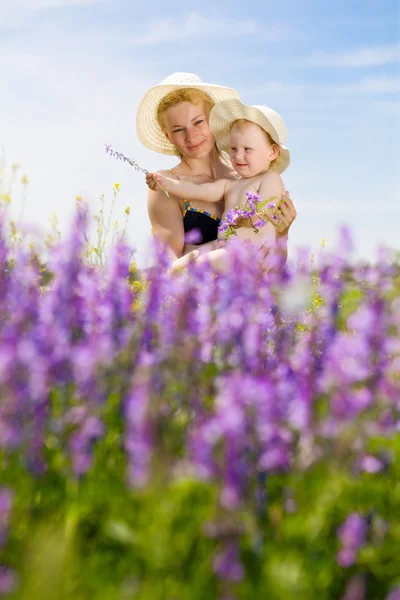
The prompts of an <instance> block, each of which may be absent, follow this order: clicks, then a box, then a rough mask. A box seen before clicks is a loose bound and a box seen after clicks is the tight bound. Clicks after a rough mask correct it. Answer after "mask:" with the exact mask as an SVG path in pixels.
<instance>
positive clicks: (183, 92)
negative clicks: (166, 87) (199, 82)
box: [156, 88, 220, 156]
mask: <svg viewBox="0 0 400 600" xmlns="http://www.w3.org/2000/svg"><path fill="white" fill-rule="evenodd" d="M182 102H190V103H191V104H198V103H199V102H202V103H203V106H204V107H205V108H207V109H208V113H210V112H211V109H212V107H213V106H214V104H215V102H214V101H213V100H212V99H211V98H210V96H208V95H207V94H206V93H205V92H203V90H198V89H196V88H180V89H178V90H174V91H173V92H170V93H169V94H167V95H166V96H164V98H163V99H162V100H161V102H160V103H159V105H158V106H157V113H156V117H157V123H158V124H159V126H160V127H161V129H162V130H164V129H165V124H164V121H163V115H164V113H165V111H166V110H168V108H171V106H177V105H178V104H181V103H182ZM216 149H217V153H218V155H220V153H219V150H218V148H216ZM176 154H177V156H182V155H181V154H180V152H179V151H178V150H176Z"/></svg>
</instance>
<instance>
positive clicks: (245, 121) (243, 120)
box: [229, 119, 281, 171]
mask: <svg viewBox="0 0 400 600" xmlns="http://www.w3.org/2000/svg"><path fill="white" fill-rule="evenodd" d="M245 123H253V121H248V120H247V119H237V120H236V121H234V122H233V123H232V125H231V126H230V129H229V133H230V132H231V131H232V129H233V127H234V126H235V125H239V127H240V125H241V124H245ZM255 125H257V123H255ZM258 127H260V126H259V125H258ZM260 129H262V131H263V132H264V134H265V136H266V138H267V141H268V143H269V145H270V146H276V147H277V149H278V156H277V157H276V158H274V160H271V162H270V163H269V167H268V171H274V168H275V166H276V164H277V162H278V159H279V156H280V153H281V148H280V146H279V144H277V143H276V142H274V140H273V139H272V137H271V136H270V134H269V133H268V131H265V129H263V128H262V127H260Z"/></svg>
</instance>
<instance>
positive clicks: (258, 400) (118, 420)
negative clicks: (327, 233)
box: [0, 209, 400, 600]
mask: <svg viewBox="0 0 400 600" xmlns="http://www.w3.org/2000/svg"><path fill="white" fill-rule="evenodd" d="M85 219H86V217H85V214H84V212H83V211H82V209H80V210H79V211H78V213H77V217H76V222H75V224H74V227H73V228H72V230H71V233H70V235H69V237H68V238H67V239H66V240H65V241H64V242H62V243H60V244H59V246H58V247H56V248H54V250H53V252H52V256H51V258H50V259H49V261H48V262H46V264H45V265H43V264H42V262H41V261H40V260H39V259H38V257H37V255H36V254H35V252H34V250H27V251H26V252H24V251H22V250H21V252H20V253H19V255H18V256H16V257H15V258H13V259H12V260H11V259H10V255H9V250H8V246H7V240H6V236H5V235H2V236H1V237H0V595H2V594H3V595H4V596H5V597H7V598H12V599H15V600H21V599H28V598H29V599H30V600H39V599H40V600H47V599H49V600H50V598H51V599H52V600H53V599H55V598H57V600H63V599H65V600H69V599H72V598H73V599H74V600H127V599H138V600H164V599H165V600H204V599H206V598H207V599H210V600H211V599H214V598H215V599H218V598H224V599H226V600H227V599H228V598H238V599H249V600H253V599H255V600H257V599H260V600H261V599H264V598H268V599H269V600H290V599H291V598H296V599H301V600H314V599H315V600H317V599H318V600H339V599H342V600H367V599H371V600H372V599H373V600H380V599H382V600H385V599H386V600H398V599H399V598H400V559H399V558H398V550H399V548H400V335H399V331H400V267H399V264H398V263H397V262H396V261H395V260H394V259H393V258H390V257H389V255H384V254H383V253H382V255H381V256H380V258H379V261H377V263H376V264H374V265H371V264H362V265H361V264H355V263H351V262H350V260H349V259H347V258H346V257H345V256H344V255H343V253H342V254H340V255H339V254H337V255H336V256H334V255H329V254H328V253H324V254H322V255H321V256H320V257H319V259H318V265H317V266H316V265H315V264H313V263H311V262H310V261H309V259H304V260H302V259H301V257H298V259H297V260H296V261H294V262H293V263H289V264H288V265H287V266H286V267H285V269H283V270H282V271H281V272H279V273H269V274H266V273H265V270H264V269H263V267H262V264H259V263H258V262H257V261H256V260H254V256H250V254H248V252H249V250H248V249H246V248H242V249H240V250H239V249H236V250H233V251H232V257H231V265H230V268H229V269H228V271H227V273H225V274H224V275H218V276H216V275H215V273H214V272H213V271H212V270H211V269H210V268H208V267H207V266H205V265H202V266H199V265H197V264H196V263H193V264H191V265H189V268H188V269H187V270H186V271H185V272H182V273H178V274H173V275H171V274H169V273H168V264H167V261H166V259H165V255H164V254H163V253H162V252H158V254H157V260H156V266H154V267H152V268H150V269H148V270H147V271H146V272H139V271H138V270H136V268H135V266H134V264H133V263H132V252H131V250H130V248H129V247H127V246H125V245H123V244H122V243H119V244H118V245H116V246H115V247H114V248H113V250H112V253H111V255H110V256H109V260H108V261H107V264H106V265H105V266H97V267H95V266H93V265H89V264H87V263H86V262H85V261H84V260H83V258H82V257H83V256H84V247H85V226H86V225H85ZM343 239H344V240H345V238H343Z"/></svg>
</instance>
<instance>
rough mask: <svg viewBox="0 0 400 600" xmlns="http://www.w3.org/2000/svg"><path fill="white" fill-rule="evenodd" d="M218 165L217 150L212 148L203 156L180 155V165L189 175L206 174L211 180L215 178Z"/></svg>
mask: <svg viewBox="0 0 400 600" xmlns="http://www.w3.org/2000/svg"><path fill="white" fill-rule="evenodd" d="M219 165H220V160H219V158H218V155H217V152H216V151H215V150H213V151H212V152H210V154H208V155H207V156H205V157H204V158H188V157H186V156H183V157H182V160H181V166H182V167H183V169H185V171H187V172H188V173H190V174H191V175H206V176H207V177H209V178H210V179H212V180H215V179H216V178H217V171H218V167H219Z"/></svg>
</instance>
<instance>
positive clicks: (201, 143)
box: [186, 140, 205, 150]
mask: <svg viewBox="0 0 400 600" xmlns="http://www.w3.org/2000/svg"><path fill="white" fill-rule="evenodd" d="M204 142H205V140H203V141H202V142H200V143H199V144H196V145H195V146H186V147H187V149H188V150H197V149H198V148H200V146H202V145H203V144H204Z"/></svg>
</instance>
